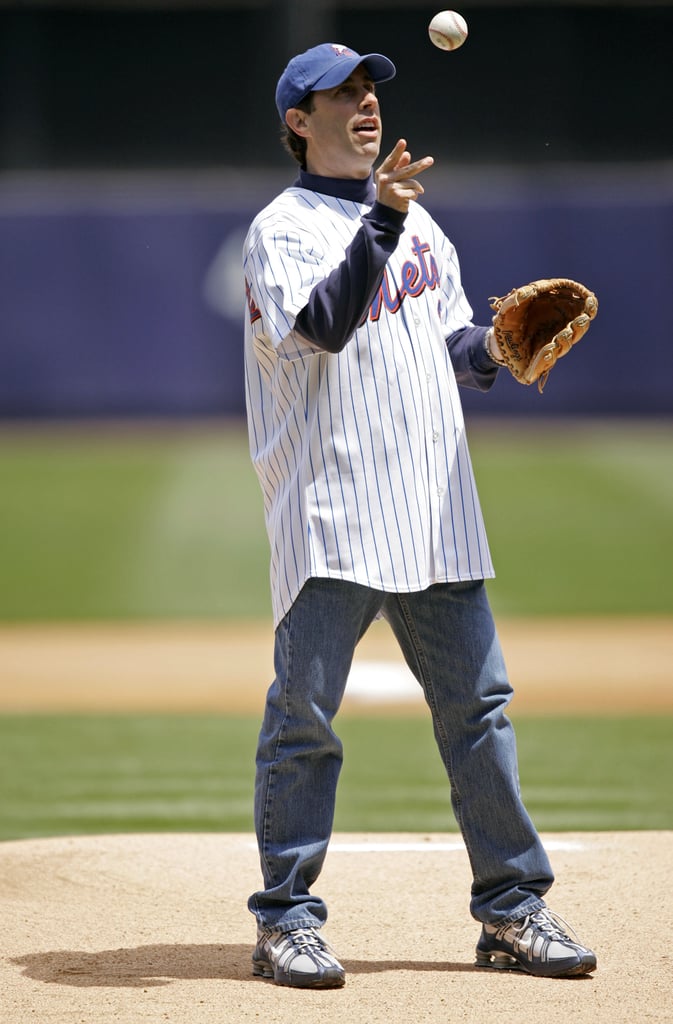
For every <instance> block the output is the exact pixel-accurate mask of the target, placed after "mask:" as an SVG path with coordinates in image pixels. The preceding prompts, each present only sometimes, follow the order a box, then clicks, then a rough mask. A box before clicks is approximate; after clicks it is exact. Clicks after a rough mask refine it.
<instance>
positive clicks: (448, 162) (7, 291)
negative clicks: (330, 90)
mask: <svg viewBox="0 0 673 1024" xmlns="http://www.w3.org/2000/svg"><path fill="white" fill-rule="evenodd" d="M457 6H458V9H459V10H460V11H461V12H462V13H463V14H464V16H465V17H466V19H467V21H468V25H469V29H470V34H469V37H468V40H467V42H466V43H465V45H464V46H463V47H462V48H461V49H460V50H458V51H456V52H455V53H450V54H447V53H444V52H442V51H439V50H436V49H435V48H434V47H433V46H432V45H431V44H430V42H429V39H428V36H427V24H428V22H429V20H430V18H431V16H432V15H433V14H434V13H435V12H436V10H437V9H438V8H437V6H436V5H433V6H429V5H427V4H413V3H403V2H396V0H387V2H385V0H381V2H372V0H370V2H366V0H363V2H362V3H359V4H356V3H348V2H345V3H341V2H337V0H314V2H309V0H295V2H289V0H278V2H275V3H273V2H268V0H267V2H263V0H259V2H256V0H251V2H249V3H242V2H227V0H219V2H216V0H212V2H210V3H198V2H197V3H187V2H183V3H178V2H176V3H160V2H156V3H151V2H135V3H133V2H130V0H129V2H127V3H123V2H117V3H103V2H95V0H92V2H89V3H70V4H64V3H48V4H44V3H43V4H33V3H25V2H24V3H2V2H0V418H3V417H4V418H9V419H13V418H26V417H38V418H39V417H73V416H74V417H77V416H96V415H105V416H127V415H134V416H143V415H152V416H162V415H167V416H175V415H178V416H181V415H187V416H191V415H213V414H215V415H218V414H235V415H238V414H240V413H241V412H242V411H243V391H242V351H241V350H242V315H243V313H242V310H243V302H242V283H241V282H240V281H239V280H238V278H237V274H239V273H240V245H241V242H242V233H243V232H244V230H245V227H246V226H247V224H248V223H249V221H250V220H251V219H252V217H253V216H254V214H255V213H256V212H257V210H259V209H260V208H261V207H262V206H263V205H265V204H266V202H268V201H269V200H270V199H271V198H272V196H273V195H274V194H275V193H276V192H277V191H278V190H279V189H280V188H282V187H284V186H285V185H287V184H290V183H291V181H292V180H293V177H294V165H293V163H292V161H291V160H290V159H289V158H288V157H287V155H286V154H285V153H284V151H283V150H282V148H281V146H280V144H279V142H278V122H277V114H276V110H275V105H274V91H275V85H276V81H277V78H278V76H279V74H280V72H281V71H282V69H283V67H284V66H285V63H286V62H287V60H288V58H289V57H290V56H292V55H293V54H294V53H296V52H298V51H300V50H302V49H304V48H306V47H307V46H311V45H314V44H315V43H317V42H322V41H327V40H329V41H336V42H343V43H346V44H348V45H350V46H352V47H354V48H356V49H357V50H359V51H360V52H370V51H379V52H383V53H385V54H386V55H387V56H389V57H391V58H392V59H393V60H394V62H395V63H396V65H397V68H398V75H397V78H396V79H395V80H393V81H391V82H390V83H386V84H384V85H382V86H381V87H380V89H379V93H380V97H381V103H382V108H383V120H384V129H385V140H384V148H385V147H386V146H389V147H392V145H393V143H394V142H395V140H396V139H397V138H398V137H399V136H403V137H405V138H406V139H407V140H408V143H409V147H410V149H411V151H412V153H413V154H414V155H415V156H422V155H424V154H425V153H431V154H432V155H433V156H434V157H435V160H436V164H435V167H434V168H433V170H432V172H428V174H427V175H426V177H425V179H424V185H425V188H426V195H425V197H424V202H425V204H426V206H428V208H429V209H430V211H431V213H432V214H433V215H434V216H435V217H436V219H437V220H438V221H439V222H440V223H441V225H442V227H443V228H444V229H445V231H446V232H447V234H449V236H450V237H451V238H452V240H453V241H454V242H455V243H456V245H457V247H458V252H459V255H460V258H461V265H462V271H463V280H464V284H465V287H466V290H467V293H468V296H469V298H470V301H471V302H472V304H473V307H474V311H475V321H476V322H477V323H487V322H488V319H489V318H490V315H491V312H490V309H489V306H488V301H487V300H488V297H489V296H490V295H497V294H503V293H504V292H506V291H508V290H509V288H511V287H512V286H513V285H516V284H522V283H524V282H525V281H527V280H530V279H534V278H536V277H546V276H555V275H559V276H567V277H574V278H576V279H578V280H582V281H584V282H585V283H586V284H588V285H589V286H590V287H591V288H593V289H594V290H595V291H596V293H597V295H598V297H599V302H600V310H599V316H598V318H597V320H596V322H595V324H594V325H593V326H592V329H591V332H590V334H589V336H588V337H587V339H586V341H585V342H583V343H582V346H581V347H580V348H578V349H577V350H575V351H574V352H573V353H572V356H571V358H570V359H568V360H564V361H563V363H561V364H559V366H558V367H557V368H556V370H555V372H554V375H553V377H552V378H551V379H550V383H549V384H548V386H547V390H546V392H545V395H544V396H543V398H542V399H540V396H538V395H537V393H535V394H533V389H522V388H521V387H520V386H519V385H516V384H515V383H514V382H513V381H509V380H507V379H505V375H504V374H500V378H499V380H498V383H497V384H496V387H495V388H494V390H493V392H492V393H491V395H489V397H488V399H487V400H486V401H484V399H483V398H482V397H481V396H472V395H470V394H467V395H466V399H465V401H466V404H467V406H468V408H469V409H474V410H475V411H482V410H483V411H488V412H489V413H500V412H507V413H511V412H514V413H516V412H518V411H524V412H525V414H526V415H529V414H531V412H532V413H535V412H538V411H539V412H541V413H544V414H549V413H550V412H554V413H559V414H562V413H565V412H568V413H573V414H583V415H587V414H593V413H600V414H619V415H623V414H637V415H657V416H660V415H668V414H670V413H671V412H672V411H673V355H672V346H671V338H672V337H673V313H672V312H671V307H672V304H671V284H672V276H673V274H672V271H673V117H672V115H671V108H672V100H673V73H672V71H671V43H672V42H673V4H671V3H658V4H648V3H597V4H591V3H582V2H576V3H555V2H541V0H540V2H534V0H530V2H528V3H522V4H519V5H512V4H508V3H480V2H474V0H473V2H469V0H465V2H461V3H460V4H457ZM239 296H240V300H239ZM566 364H567V365H566Z"/></svg>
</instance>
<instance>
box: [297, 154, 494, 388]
mask: <svg viewBox="0 0 673 1024" xmlns="http://www.w3.org/2000/svg"><path fill="white" fill-rule="evenodd" d="M295 186H297V187H299V188H305V189H308V190H310V191H311V192H317V193H320V194H321V195H328V196H333V197H335V198H337V199H346V200H350V201H351V202H355V203H362V204H365V205H371V209H370V210H369V212H368V213H366V214H364V216H363V217H362V218H361V226H360V229H359V230H358V231H357V233H356V234H355V236H354V238H353V241H352V242H351V244H350V245H349V246H348V248H347V249H346V252H345V254H344V258H343V260H342V262H341V263H340V264H339V266H338V267H336V268H335V269H334V270H333V271H332V272H331V273H330V274H329V275H328V276H327V277H326V278H324V279H323V280H322V281H320V282H319V283H318V284H317V285H316V286H315V287H314V288H313V290H312V292H311V294H310V296H309V300H308V302H307V304H306V305H305V306H304V308H303V309H302V310H300V312H299V313H298V314H297V317H296V320H295V328H296V329H297V331H298V332H299V333H300V334H301V335H302V336H303V337H304V338H307V339H308V340H309V341H311V342H313V344H315V345H317V346H318V348H321V349H324V350H325V351H326V352H341V351H342V349H344V348H345V347H346V345H347V344H348V341H349V340H350V338H351V337H352V335H353V333H354V332H355V330H356V328H357V327H358V326H359V325H360V324H361V323H362V322H363V321H364V319H365V318H366V316H367V313H368V311H369V307H370V306H371V304H372V302H373V301H374V298H375V296H376V293H377V292H378V289H379V287H380V285H381V281H382V279H383V272H384V270H385V267H386V264H387V262H388V259H389V258H390V256H391V254H392V253H393V252H394V251H395V249H396V248H397V243H398V242H399V239H400V235H401V234H402V232H403V230H404V222H405V220H406V214H405V213H401V212H400V211H398V210H394V209H393V208H392V207H391V206H385V205H384V204H383V203H380V202H379V201H378V200H377V198H376V187H375V184H374V177H373V175H372V174H370V175H369V177H367V178H362V179H360V178H357V179H356V178H326V177H322V176H321V175H317V174H309V173H308V171H305V170H303V169H302V170H300V172H299V177H298V178H297V181H296V182H295ZM486 331H487V328H486V327H464V328H462V329H461V330H459V331H456V332H455V333H454V334H452V335H450V336H449V337H448V338H447V339H446V344H447V347H448V349H449V354H450V356H451V362H452V364H453V368H454V371H455V374H456V379H457V380H458V383H459V384H462V385H464V386H466V387H472V388H478V389H479V390H480V391H486V390H488V388H490V387H491V385H492V384H493V382H494V381H495V378H496V375H497V369H498V367H497V365H496V364H495V363H494V362H493V360H492V359H490V357H489V356H488V355H487V353H486V350H485V348H484V336H485V334H486Z"/></svg>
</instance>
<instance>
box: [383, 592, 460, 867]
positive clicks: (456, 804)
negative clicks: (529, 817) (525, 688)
mask: <svg viewBox="0 0 673 1024" xmlns="http://www.w3.org/2000/svg"><path fill="white" fill-rule="evenodd" d="M398 603H399V606H400V610H401V612H402V615H403V617H404V622H405V625H406V627H407V631H408V633H409V638H410V640H411V642H412V645H413V648H414V651H415V653H416V657H417V659H418V665H419V671H420V672H421V679H422V686H423V690H424V693H425V699H426V701H427V703H428V707H429V708H430V712H431V715H432V721H433V725H434V729H435V735H436V736H440V737H441V751H440V753H441V756H442V761H443V764H444V767H445V770H446V772H447V775H448V777H449V785H450V787H451V794H452V803H453V811H454V814H455V816H456V821H457V823H458V827H459V829H460V832H461V835H462V837H463V841H464V843H465V846H466V849H467V852H468V855H469V857H470V862H471V863H474V858H473V857H472V851H471V849H470V842H469V839H468V838H467V836H466V830H465V828H464V823H463V816H462V807H461V799H460V793H459V792H458V790H457V788H456V785H455V781H454V775H455V772H454V771H453V758H452V755H451V746H450V744H449V741H448V737H447V735H446V732H445V730H444V723H443V721H442V717H441V715H439V714H438V713H437V700H436V697H435V693H434V687H433V685H432V681H431V678H430V673H429V671H428V664H427V659H426V658H425V654H424V651H423V645H422V643H421V640H420V637H419V636H418V633H417V632H416V629H415V627H414V623H413V617H412V615H411V613H410V610H409V605H408V603H407V601H406V600H405V599H404V597H403V596H402V595H401V594H398ZM474 881H475V882H477V881H478V879H477V878H476V877H475V879H474Z"/></svg>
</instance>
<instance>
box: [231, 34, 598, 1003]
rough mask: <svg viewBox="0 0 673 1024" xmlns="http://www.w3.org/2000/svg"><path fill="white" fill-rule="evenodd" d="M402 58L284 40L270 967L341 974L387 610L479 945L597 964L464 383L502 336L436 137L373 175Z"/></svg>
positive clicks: (249, 267) (265, 823)
mask: <svg viewBox="0 0 673 1024" xmlns="http://www.w3.org/2000/svg"><path fill="white" fill-rule="evenodd" d="M394 74H395V67H394V65H393V64H392V62H391V61H390V60H388V58H386V57H384V56H382V55H380V54H367V55H365V56H360V55H359V54H357V53H355V51H353V50H351V49H349V48H347V47H345V46H337V45H332V44H322V45H320V46H316V47H313V48H312V49H310V50H308V51H307V52H306V53H303V54H300V55H299V56H297V57H295V58H294V59H293V60H291V61H290V63H289V64H288V66H287V67H286V69H285V71H284V72H283V74H282V75H281V78H280V80H279V82H278V87H277V92H276V103H277V108H278V113H279V115H280V118H281V121H282V122H283V124H284V126H285V128H284V131H285V143H286V146H287V148H288V150H289V151H290V152H291V153H292V154H293V155H294V156H295V157H296V159H297V160H298V162H299V163H300V171H299V177H298V179H297V181H296V183H295V185H294V186H293V187H291V188H288V189H286V190H285V191H284V192H283V193H282V194H281V195H280V196H278V197H277V198H276V199H275V200H274V201H273V202H271V203H270V205H269V206H267V207H266V209H264V210H262V211H261V213H260V214H258V216H257V217H256V218H255V220H254V222H253V224H252V226H251V228H250V231H249V233H248V236H247V239H246V243H245V247H244V270H245V278H246V289H247V298H248V310H249V316H248V318H247V323H246V343H245V344H246V353H245V354H246V398H247V409H248V423H249V433H250V450H251V455H252V459H253V463H254V466H255V469H256V471H257V474H258V477H259V480H260V483H261V486H262V490H263V494H264V505H265V517H266V524H267V529H268V534H269V539H270V543H271V583H272V600H273V611H274V619H275V651H274V663H275V673H276V677H275V680H274V682H273V684H272V685H271V687H270V689H269V692H268V695H267V701H266V708H265V714H264V720H263V724H262V728H261V732H260V737H259V745H258V751H257V776H256V788H255V826H256V831H257V839H258V843H259V851H260V860H261V867H262V873H263V882H264V887H263V889H261V890H260V891H259V892H256V893H254V894H253V895H252V896H251V897H250V900H249V908H250V910H251V911H252V913H253V914H254V915H255V917H256V919H257V925H258V938H257V945H256V948H255V951H254V953H253V971H254V973H255V974H256V975H259V976H262V977H268V978H273V979H274V980H275V981H276V982H278V983H280V984H284V985H292V986H297V987H307V988H331V987H339V986H341V985H343V983H344V970H343V967H342V966H341V964H340V963H339V961H338V960H337V959H336V957H335V955H334V953H333V952H332V951H331V949H330V948H329V947H328V946H327V944H326V943H325V941H324V939H323V937H322V935H321V931H320V929H321V926H322V925H323V924H324V922H325V920H326V917H327V908H326V906H325V904H324V901H323V900H322V899H320V898H319V897H318V896H317V895H314V894H313V893H312V891H311V888H312V886H313V884H314V883H315V881H316V880H317V878H318V876H319V874H320V871H321V868H322V864H323V861H324V857H325V854H326V851H327V847H328V843H329V839H330V834H331V830H332V824H333V812H334V803H335V792H336V786H337V779H338V775H339V769H340V766H341V744H340V741H339V739H338V738H337V736H336V734H335V732H334V730H333V725H332V723H333V719H334V716H335V715H336V713H337V711H338V709H339V705H340V702H341V699H342V696H343V693H344V688H345V685H346V679H347V677H348V673H349V669H350V666H351V660H352V657H353V652H354V649H355V647H356V645H357V643H358V641H359V640H360V639H361V637H362V636H363V634H364V633H365V631H366V630H367V628H368V627H369V625H370V624H371V622H372V621H373V620H374V619H375V618H377V617H379V616H382V617H383V618H385V619H386V620H387V621H388V623H389V624H390V626H391V628H392V630H393V633H394V635H395V637H396V638H397V640H398V642H399V644H400V647H401V649H402V651H403V654H404V657H405V659H406V661H407V663H408V664H409V666H410V668H411V670H412V672H413V673H414V675H415V676H416V678H417V679H418V681H419V683H420V685H421V686H422V687H423V691H424V694H425V697H426V700H427V703H428V705H429V708H430V711H431V714H432V718H433V724H434V731H435V736H436V739H437V744H438V748H439V752H440V755H441V757H442V760H443V762H444V765H445V766H446V770H447V773H448V776H449V779H450V783H451V799H452V806H453V809H454V812H455V815H456V819H457V821H458V824H459V826H460V829H461V832H462V835H463V838H464V840H465V844H466V847H467V852H468V855H469V858H470V864H471V868H472V872H473V878H474V881H473V885H472V892H471V903H470V910H471V913H472V915H473V916H474V918H475V919H476V920H477V921H479V922H480V923H481V924H482V931H481V936H480V938H479V941H478V945H477V964H478V965H479V966H482V967H499V968H517V969H523V970H525V971H528V972H530V973H531V974H535V975H543V976H547V977H551V976H561V975H569V974H585V973H588V972H590V971H592V970H593V969H594V968H595V966H596V958H595V956H594V954H593V953H592V952H591V951H590V950H588V949H585V948H584V947H583V946H581V945H580V944H579V943H578V942H576V941H575V940H574V939H572V938H570V937H569V936H568V935H567V934H566V931H565V930H564V928H563V927H562V926H561V924H560V923H559V921H558V919H556V918H554V917H552V916H551V914H550V912H549V911H548V910H547V908H546V905H545V902H544V900H543V895H544V894H545V893H546V892H547V890H548V889H549V887H550V886H551V884H552V881H553V874H552V870H551V867H550V864H549V861H548V859H547V856H546V853H545V851H544V849H543V847H542V844H541V842H540V839H539V837H538V835H537V833H536V831H535V829H534V827H533V824H532V823H531V821H530V819H529V817H528V814H527V812H526V810H525V808H524V806H523V804H522V802H521V797H520V793H519V785H518V771H517V758H516V748H515V739H514V735H513V730H512V726H511V724H510V722H509V720H508V718H507V716H506V713H505V711H506V706H507V704H508V702H509V700H510V698H511V694H512V690H511V687H510V685H509V682H508V679H507V674H506V669H505V665H504V662H503V658H502V654H501V651H500V647H499V644H498V639H497V636H496V630H495V626H494V623H493V617H492V614H491V611H490V608H489V604H488V600H487V597H486V593H485V584H484V580H485V579H488V578H490V577H492V576H493V568H492V565H491V559H490V555H489V551H488V544H487V540H486V534H485V530H484V525H483V521H482V516H481V511H480V508H479V502H478V498H477V493H476V488H475V483H474V478H473V475H472V468H471V465H470V458H469V453H468V449H467V444H466V439H465V428H464V423H463V415H462V410H461V405H460V399H459V395H458V384H461V385H465V386H468V387H476V388H479V389H481V390H484V391H485V390H487V389H488V388H489V387H490V386H491V385H492V384H493V382H494V380H495V377H496V374H497V372H498V363H499V361H500V360H499V356H498V351H497V348H496V343H495V341H494V338H493V332H492V330H491V329H490V328H488V329H487V328H485V327H477V326H474V325H473V324H472V322H471V317H472V311H471V309H470V306H469V304H468V302H467V299H466V298H465V295H464V292H463V289H462V286H461V282H460V273H459V267H458V261H457V258H456V253H455V250H454V247H453V245H452V244H451V243H450V242H449V240H448V239H447V238H446V237H445V236H444V234H443V233H442V231H441V230H440V228H439V227H438V226H437V224H435V223H434V222H433V221H432V219H431V218H430V217H429V215H428V214H427V213H426V212H425V211H424V210H423V209H422V208H421V207H420V205H419V204H418V203H417V202H416V200H417V199H418V197H419V196H420V195H421V194H422V193H423V188H422V186H421V184H420V183H419V181H418V180H417V179H418V176H420V175H421V174H422V173H423V172H425V171H426V170H427V169H428V168H429V167H431V166H432V162H433V161H432V158H431V157H424V158H423V159H421V160H412V159H411V156H410V154H409V152H408V150H407V148H406V143H405V141H404V140H403V139H400V140H399V141H398V142H397V143H396V144H395V146H394V147H393V149H392V151H391V152H390V154H389V155H388V156H387V157H386V158H385V159H384V160H383V162H382V163H381V165H380V166H379V168H378V170H377V172H376V174H375V175H373V174H372V167H373V165H374V162H375V161H376V159H377V157H378V155H379V147H380V144H381V114H380V109H379V103H378V98H377V95H376V85H377V84H378V83H380V82H384V81H386V80H388V79H390V78H392V77H393V76H394Z"/></svg>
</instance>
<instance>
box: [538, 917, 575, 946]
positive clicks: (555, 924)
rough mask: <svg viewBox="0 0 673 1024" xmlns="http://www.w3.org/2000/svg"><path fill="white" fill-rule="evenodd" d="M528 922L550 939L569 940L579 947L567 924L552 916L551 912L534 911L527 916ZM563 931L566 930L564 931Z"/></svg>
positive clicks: (573, 933) (560, 918) (561, 919)
mask: <svg viewBox="0 0 673 1024" xmlns="http://www.w3.org/2000/svg"><path fill="white" fill-rule="evenodd" d="M528 920H529V921H532V922H533V923H534V924H535V925H536V927H537V928H539V929H540V931H541V932H544V934H545V935H548V936H549V938H550V939H569V940H570V941H571V942H576V943H577V944H578V945H579V940H578V938H577V935H576V934H575V932H574V931H573V930H572V928H571V927H570V925H569V924H568V922H567V921H564V920H563V918H562V917H559V915H558V914H554V913H553V912H552V911H551V910H536V911H535V912H534V913H533V914H531V915H530V916H529V918H528ZM564 929H566V930H565V931H564Z"/></svg>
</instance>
